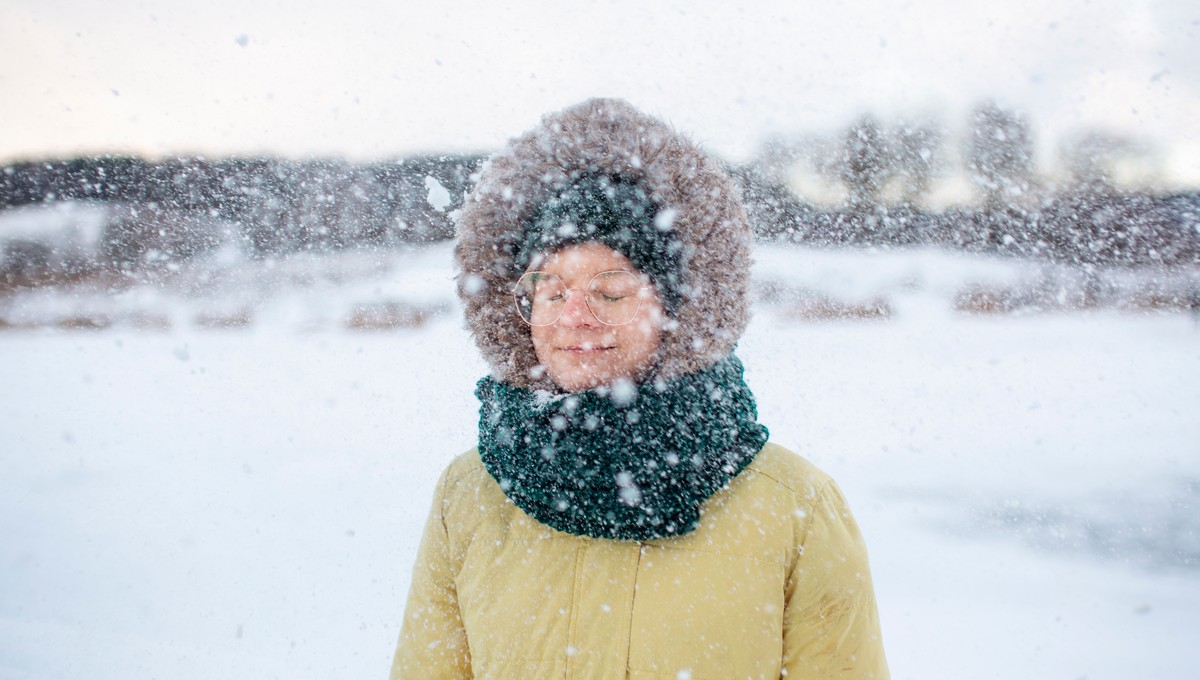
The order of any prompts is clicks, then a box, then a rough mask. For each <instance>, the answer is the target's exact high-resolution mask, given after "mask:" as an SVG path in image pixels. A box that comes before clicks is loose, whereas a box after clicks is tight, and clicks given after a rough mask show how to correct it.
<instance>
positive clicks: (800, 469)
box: [746, 442, 833, 498]
mask: <svg viewBox="0 0 1200 680" xmlns="http://www.w3.org/2000/svg"><path fill="white" fill-rule="evenodd" d="M746 471H748V472H751V473H752V474H754V475H755V476H756V477H762V478H765V479H767V480H770V481H771V482H774V483H775V484H777V485H779V486H780V487H783V488H784V489H786V490H787V491H790V492H791V493H792V494H795V495H796V496H799V497H802V498H814V497H815V496H816V495H817V494H818V493H819V492H820V491H821V490H822V489H823V488H825V487H827V486H829V485H830V484H831V483H832V482H833V478H832V477H830V476H829V475H827V474H825V472H823V471H822V470H821V469H820V468H818V467H817V466H816V465H813V464H812V463H811V462H809V461H808V460H807V459H805V458H804V457H803V456H801V455H799V454H797V453H795V452H793V451H791V450H790V449H787V448H785V447H783V446H780V445H779V444H776V443H774V442H767V444H766V446H764V447H763V449H762V451H759V453H758V455H757V456H755V457H754V460H753V461H751V462H750V464H749V465H747V466H746Z"/></svg>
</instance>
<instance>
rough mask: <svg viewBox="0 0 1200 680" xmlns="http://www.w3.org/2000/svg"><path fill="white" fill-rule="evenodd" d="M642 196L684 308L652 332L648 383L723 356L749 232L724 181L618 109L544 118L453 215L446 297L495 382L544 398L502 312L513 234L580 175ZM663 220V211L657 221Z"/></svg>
mask: <svg viewBox="0 0 1200 680" xmlns="http://www.w3.org/2000/svg"><path fill="white" fill-rule="evenodd" d="M596 174H602V175H609V176H613V177H619V178H621V179H622V180H623V181H625V182H633V183H636V184H638V185H639V186H641V187H643V188H644V189H645V191H646V192H647V194H648V195H649V196H650V198H651V200H652V201H653V202H654V203H655V204H656V205H657V206H658V214H659V215H660V217H661V220H660V223H663V224H669V225H670V228H672V229H674V230H675V232H676V236H677V237H678V239H679V241H680V242H681V243H682V245H683V250H682V262H681V264H682V279H683V286H682V288H683V290H684V297H683V300H682V302H681V304H679V306H678V309H677V310H676V312H675V314H674V315H673V317H672V318H673V321H674V323H673V324H671V326H670V328H669V330H668V331H667V332H666V333H664V335H663V341H662V345H661V347H660V349H659V360H658V364H657V368H656V369H655V372H654V375H655V376H658V377H662V378H665V379H669V378H672V377H675V376H679V375H684V374H687V373H693V372H696V371H699V370H702V369H704V368H707V367H709V366H711V365H712V364H713V363H715V362H716V361H717V360H718V359H720V358H722V357H724V356H726V355H727V354H729V353H730V352H731V351H732V350H733V347H734V345H735V344H736V343H737V340H738V338H739V337H740V336H741V334H742V331H743V330H745V327H746V323H747V321H748V318H749V303H748V295H749V275H750V271H749V270H750V242H751V231H750V223H749V220H748V219H747V217H746V211H745V209H744V207H743V205H742V200H741V195H740V193H739V191H738V189H737V187H736V186H735V185H734V183H733V181H732V180H731V179H730V178H729V175H728V174H727V173H726V172H725V171H724V169H722V168H721V167H720V165H719V164H718V163H717V162H716V161H714V160H713V159H711V158H709V157H708V156H707V155H706V154H705V153H704V152H703V151H701V150H700V148H699V147H698V146H697V145H696V144H694V143H693V142H691V141H690V140H688V139H686V138H685V137H683V136H682V135H680V134H679V133H676V132H675V131H674V130H672V129H671V128H670V127H669V126H668V125H667V124H665V123H664V122H662V121H660V120H658V119H656V118H653V117H651V116H648V115H646V114H644V113H642V112H641V111H638V110H637V109H635V108H633V107H632V106H630V105H629V104H628V103H627V102H625V101H622V100H619V99H590V100H588V101H585V102H583V103H580V104H576V105H575V106H571V107H569V108H566V109H563V110H562V111H559V112H557V113H552V114H549V115H547V116H545V117H544V118H543V119H542V122H541V124H540V125H538V126H537V127H536V128H534V129H533V130H531V131H529V132H527V133H525V134H523V135H521V136H520V137H517V138H515V139H513V140H511V141H510V142H509V143H508V146H507V147H505V148H504V150H502V151H500V152H499V153H497V154H496V155H495V156H493V157H492V158H491V159H489V161H488V162H487V163H486V164H485V165H484V167H483V169H482V170H481V173H480V178H479V182H478V183H477V184H476V185H475V188H474V190H472V192H471V194H470V195H469V196H468V197H467V200H466V202H465V203H464V205H463V208H462V210H461V213H460V214H459V216H458V220H457V227H458V243H457V246H456V248H455V259H456V262H457V265H458V293H459V296H460V297H461V298H462V300H463V303H464V304H465V306H466V318H467V324H468V326H469V327H470V330H471V333H472V335H473V336H474V337H475V342H476V344H477V345H478V346H479V349H480V351H481V352H482V353H483V356H484V358H485V359H486V360H487V362H488V363H489V364H490V365H491V367H492V372H493V373H494V374H495V376H496V377H497V378H498V379H500V380H502V381H504V382H507V383H509V384H512V385H516V386H518V387H530V388H550V389H553V385H551V384H549V383H548V379H546V378H544V377H540V378H539V377H536V376H539V375H541V372H540V371H534V370H533V369H534V368H535V367H536V366H537V364H538V361H537V356H536V355H535V354H534V350H533V342H532V340H531V339H530V334H529V327H528V326H526V325H525V323H524V322H523V321H521V319H520V317H518V316H517V314H516V312H515V310H514V308H513V298H512V288H513V285H514V284H515V283H516V280H517V278H518V277H520V275H521V273H522V272H521V271H520V269H519V268H518V265H517V264H516V263H515V253H516V251H517V250H518V249H519V247H520V243H521V240H522V235H523V233H524V229H525V224H526V223H527V222H528V220H529V219H530V217H531V216H532V215H533V214H534V213H535V212H536V211H537V209H538V208H539V207H540V206H541V205H542V204H544V203H545V201H547V200H548V199H549V198H551V197H552V196H555V195H556V194H558V193H559V192H560V191H562V189H563V188H565V187H567V186H569V185H570V184H572V183H573V182H574V181H576V180H578V179H579V178H580V177H583V176H586V175H596ZM664 211H670V212H669V213H664Z"/></svg>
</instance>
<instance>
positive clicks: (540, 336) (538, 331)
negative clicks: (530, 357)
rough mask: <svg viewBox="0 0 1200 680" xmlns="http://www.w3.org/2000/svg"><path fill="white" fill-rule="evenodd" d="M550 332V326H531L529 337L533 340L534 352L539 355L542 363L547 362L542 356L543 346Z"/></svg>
mask: <svg viewBox="0 0 1200 680" xmlns="http://www.w3.org/2000/svg"><path fill="white" fill-rule="evenodd" d="M549 333H550V331H549V326H530V328H529V338H530V339H531V340H532V341H533V353H534V354H536V355H537V358H538V361H539V362H540V363H546V362H545V359H544V358H543V357H542V347H544V346H546V344H547V342H548V340H549Z"/></svg>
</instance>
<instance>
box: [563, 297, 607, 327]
mask: <svg viewBox="0 0 1200 680" xmlns="http://www.w3.org/2000/svg"><path fill="white" fill-rule="evenodd" d="M598 323H599V322H598V321H597V320H596V315H594V314H592V310H591V309H590V308H589V307H588V306H587V301H586V300H585V299H584V293H583V291H581V290H574V289H572V290H568V291H567V299H566V301H565V302H563V308H562V314H561V315H560V316H559V317H558V325H560V326H562V327H564V328H581V327H589V326H595V325H596V324H598Z"/></svg>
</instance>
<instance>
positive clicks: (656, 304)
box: [530, 242, 664, 392]
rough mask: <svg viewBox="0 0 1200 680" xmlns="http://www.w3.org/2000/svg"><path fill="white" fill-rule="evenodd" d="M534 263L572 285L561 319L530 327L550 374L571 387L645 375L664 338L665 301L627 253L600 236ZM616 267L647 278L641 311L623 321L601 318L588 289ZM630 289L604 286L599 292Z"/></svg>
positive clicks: (536, 349) (573, 389) (583, 387)
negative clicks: (586, 298) (614, 323)
mask: <svg viewBox="0 0 1200 680" xmlns="http://www.w3.org/2000/svg"><path fill="white" fill-rule="evenodd" d="M533 268H535V269H537V270H538V271H541V272H544V273H546V274H553V275H555V276H557V277H558V278H559V279H561V280H562V281H563V283H564V284H565V286H566V288H567V289H569V291H570V292H569V294H567V295H566V296H565V298H563V301H561V305H562V307H561V311H562V314H561V316H559V317H558V320H557V321H555V322H554V323H552V324H550V325H548V326H531V327H530V334H531V336H532V338H533V349H534V352H536V353H537V358H538V362H539V363H540V364H541V365H542V366H543V367H544V368H545V370H546V374H547V375H548V376H550V379H551V380H553V381H554V383H555V384H556V385H558V386H559V387H561V388H562V389H564V390H567V391H569V392H579V391H581V390H587V389H592V388H594V387H600V386H601V385H609V384H612V383H613V382H614V381H616V380H618V379H620V378H627V379H629V380H632V381H634V382H637V381H638V380H640V379H641V377H642V376H643V375H644V374H645V372H646V370H647V369H649V368H650V367H651V366H652V365H653V363H654V358H655V355H656V354H657V353H658V346H659V344H660V343H661V341H662V329H663V318H664V315H663V307H662V301H661V300H660V298H659V296H658V292H657V291H656V290H655V288H654V285H653V284H652V283H650V282H649V280H648V279H647V278H646V277H645V276H643V275H642V274H641V273H640V272H638V271H637V270H636V269H634V268H633V265H632V264H631V263H630V262H629V259H628V258H626V257H625V256H624V255H622V254H620V253H618V252H617V251H615V250H613V249H612V248H609V247H608V246H605V245H602V244H600V243H595V242H588V243H581V244H578V245H574V246H567V247H565V248H562V249H560V250H558V251H555V252H554V253H553V254H551V255H550V256H549V257H547V258H546V259H545V260H543V261H541V262H540V263H537V264H536V265H535V266H534V267H533ZM612 271H627V272H633V273H634V274H637V275H638V277H639V279H640V280H641V281H643V282H644V285H643V286H641V287H640V290H638V291H635V292H634V294H636V295H639V296H640V298H641V306H640V309H639V310H638V312H637V315H636V316H635V317H634V319H633V321H631V322H629V323H626V324H623V325H618V326H611V325H607V324H604V323H601V322H600V321H599V320H598V319H597V318H596V316H595V315H594V314H593V313H592V310H591V309H589V308H588V305H587V303H586V302H585V301H584V294H583V293H584V290H585V289H586V288H587V287H588V285H589V284H590V283H592V281H593V279H595V278H596V275H597V274H600V273H603V272H612ZM628 292H629V291H620V292H619V293H617V292H616V291H604V290H600V291H598V292H597V293H595V295H603V294H605V293H614V294H625V293H628ZM601 302H603V298H601Z"/></svg>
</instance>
